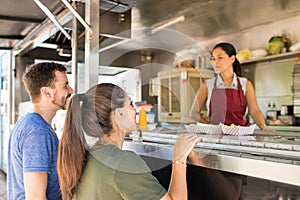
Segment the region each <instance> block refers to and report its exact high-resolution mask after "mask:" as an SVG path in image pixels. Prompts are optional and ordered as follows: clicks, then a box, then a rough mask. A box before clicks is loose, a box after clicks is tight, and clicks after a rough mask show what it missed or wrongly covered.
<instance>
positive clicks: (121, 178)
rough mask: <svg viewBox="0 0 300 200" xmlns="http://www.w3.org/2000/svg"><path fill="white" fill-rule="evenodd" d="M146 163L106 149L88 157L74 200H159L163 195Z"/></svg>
mask: <svg viewBox="0 0 300 200" xmlns="http://www.w3.org/2000/svg"><path fill="white" fill-rule="evenodd" d="M166 192H167V191H166V190H165V188H163V187H162V186H161V185H160V183H159V182H158V181H157V179H156V178H155V177H154V176H153V175H152V174H151V170H150V169H149V167H148V166H147V164H146V163H145V161H144V160H143V159H142V158H141V157H139V156H138V155H137V154H135V153H134V152H131V151H124V150H121V149H119V148H117V147H116V146H114V145H108V146H105V147H102V148H100V149H97V150H95V151H93V152H91V153H90V155H89V157H88V161H87V164H86V166H85V168H84V171H83V174H82V176H81V179H80V182H79V184H78V188H77V190H76V192H75V196H74V199H75V200H87V199H88V200H93V199H97V200H119V199H120V200H121V199H124V200H146V199H153V200H154V199H155V200H159V199H161V198H162V197H163V196H164V195H165V194H166Z"/></svg>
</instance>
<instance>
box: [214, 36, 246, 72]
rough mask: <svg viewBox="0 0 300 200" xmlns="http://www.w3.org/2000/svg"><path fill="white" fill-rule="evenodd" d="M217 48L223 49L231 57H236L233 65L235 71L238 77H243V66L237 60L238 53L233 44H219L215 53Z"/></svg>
mask: <svg viewBox="0 0 300 200" xmlns="http://www.w3.org/2000/svg"><path fill="white" fill-rule="evenodd" d="M217 48H221V49H222V50H223V51H225V53H226V54H227V55H228V56H229V57H231V56H235V60H234V62H233V64H232V66H233V71H234V72H235V73H236V75H237V76H241V75H242V70H241V64H240V62H239V61H238V59H237V58H236V51H235V48H234V46H233V45H232V44H229V43H225V42H223V43H219V44H217V45H216V46H215V47H214V48H213V51H214V50H215V49H217Z"/></svg>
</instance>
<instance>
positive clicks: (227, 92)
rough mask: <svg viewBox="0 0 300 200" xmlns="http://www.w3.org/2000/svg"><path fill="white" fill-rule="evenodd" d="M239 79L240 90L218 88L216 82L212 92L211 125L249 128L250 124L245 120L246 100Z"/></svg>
mask: <svg viewBox="0 0 300 200" xmlns="http://www.w3.org/2000/svg"><path fill="white" fill-rule="evenodd" d="M236 78H237V83H238V90H236V89H232V88H225V89H224V88H217V86H216V80H217V78H216V79H215V83H214V88H213V90H212V94H211V98H210V103H209V109H210V114H209V115H210V123H211V124H219V123H220V122H221V123H223V124H225V125H231V124H235V125H240V126H249V125H250V124H249V123H248V122H247V121H246V120H245V118H244V115H245V113H246V108H247V105H246V98H245V95H244V93H243V89H242V86H241V83H240V79H239V78H238V77H236Z"/></svg>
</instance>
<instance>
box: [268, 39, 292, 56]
mask: <svg viewBox="0 0 300 200" xmlns="http://www.w3.org/2000/svg"><path fill="white" fill-rule="evenodd" d="M291 44H292V42H291V40H290V39H288V38H287V37H284V36H273V37H271V38H270V40H269V46H268V54H269V55H276V54H281V53H285V52H287V51H288V50H289V48H290V46H291Z"/></svg>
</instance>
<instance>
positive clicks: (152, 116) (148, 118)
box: [135, 112, 155, 124]
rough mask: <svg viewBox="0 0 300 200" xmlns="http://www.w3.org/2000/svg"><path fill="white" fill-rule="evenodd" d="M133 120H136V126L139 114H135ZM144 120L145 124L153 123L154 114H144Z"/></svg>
mask: <svg viewBox="0 0 300 200" xmlns="http://www.w3.org/2000/svg"><path fill="white" fill-rule="evenodd" d="M135 120H136V123H137V124H138V123H139V112H137V113H136V116H135ZM146 120H147V123H154V121H155V114H154V113H153V112H146Z"/></svg>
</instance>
